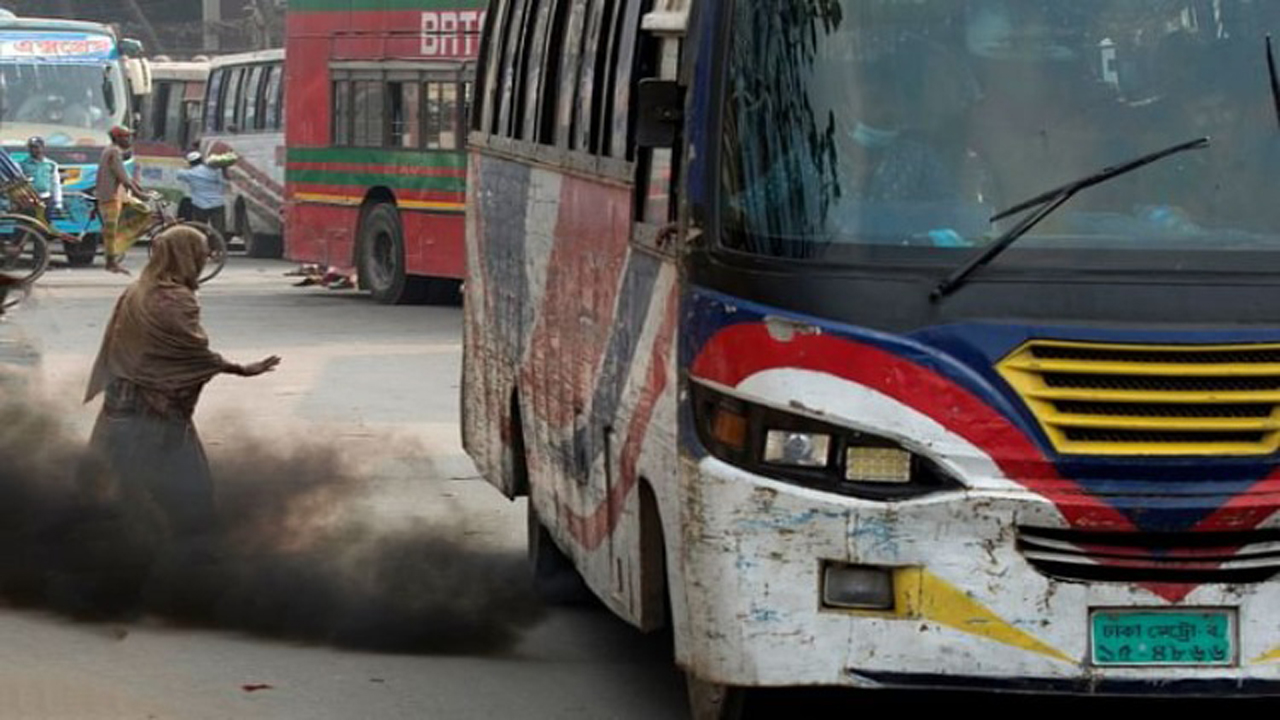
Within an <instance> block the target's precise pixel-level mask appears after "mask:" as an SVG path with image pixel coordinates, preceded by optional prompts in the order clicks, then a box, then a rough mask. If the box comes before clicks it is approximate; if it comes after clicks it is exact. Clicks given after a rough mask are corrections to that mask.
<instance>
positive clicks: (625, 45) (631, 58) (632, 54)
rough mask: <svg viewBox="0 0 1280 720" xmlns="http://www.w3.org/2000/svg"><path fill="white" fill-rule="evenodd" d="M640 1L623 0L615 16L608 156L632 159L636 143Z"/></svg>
mask: <svg viewBox="0 0 1280 720" xmlns="http://www.w3.org/2000/svg"><path fill="white" fill-rule="evenodd" d="M641 4H642V0H626V8H625V9H624V10H623V11H622V13H621V16H620V17H619V18H618V28H617V33H618V37H617V42H616V45H617V48H618V52H617V54H616V57H615V64H614V67H613V91H612V92H610V93H609V98H610V101H611V107H610V108H609V109H610V114H611V116H612V117H611V119H610V118H608V117H607V118H606V122H612V123H613V128H612V130H611V131H610V140H611V142H612V143H613V146H612V148H611V149H610V153H609V154H610V155H611V156H613V157H616V158H625V159H626V160H635V154H636V153H635V145H634V144H633V143H632V142H631V125H632V120H631V118H632V113H631V83H632V82H633V79H634V78H635V77H637V75H636V68H635V59H636V39H637V36H638V33H639V31H640V15H641V12H640V10H641V8H640V6H641Z"/></svg>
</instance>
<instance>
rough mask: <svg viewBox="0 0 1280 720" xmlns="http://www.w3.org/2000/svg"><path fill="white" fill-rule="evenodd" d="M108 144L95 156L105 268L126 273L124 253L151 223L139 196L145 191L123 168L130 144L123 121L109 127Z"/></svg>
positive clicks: (131, 145) (131, 139)
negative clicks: (121, 123)
mask: <svg viewBox="0 0 1280 720" xmlns="http://www.w3.org/2000/svg"><path fill="white" fill-rule="evenodd" d="M110 134H111V144H110V145H107V147H106V149H105V150H103V151H102V157H101V158H100V159H99V160H98V184H97V189H96V197H97V199H98V211H99V213H100V214H101V215H102V241H103V244H104V245H105V248H106V249H105V252H106V255H107V270H108V271H109V272H114V273H123V274H125V275H127V274H129V271H128V270H125V269H124V267H123V266H122V265H121V262H122V261H123V260H124V254H125V252H127V251H128V250H129V247H130V246H132V245H133V243H134V241H135V240H137V239H138V236H139V235H141V234H142V232H143V231H144V230H145V229H146V228H147V227H148V226H149V225H150V224H151V212H150V209H149V208H148V207H147V205H146V203H144V202H142V200H141V198H142V197H143V196H144V195H146V191H144V190H143V189H142V186H141V185H139V184H138V182H137V181H136V180H134V179H133V178H132V177H130V175H129V172H128V171H127V170H126V169H125V166H124V160H125V153H126V152H128V151H129V150H130V148H132V147H133V131H132V130H130V129H129V128H126V127H124V126H123V125H116V126H115V127H113V128H111V132H110Z"/></svg>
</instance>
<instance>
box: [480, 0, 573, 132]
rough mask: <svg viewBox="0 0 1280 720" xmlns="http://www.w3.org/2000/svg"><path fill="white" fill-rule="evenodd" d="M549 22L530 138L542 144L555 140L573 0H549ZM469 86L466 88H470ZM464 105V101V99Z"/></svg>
mask: <svg viewBox="0 0 1280 720" xmlns="http://www.w3.org/2000/svg"><path fill="white" fill-rule="evenodd" d="M551 1H552V2H553V3H554V4H555V7H554V9H553V10H552V15H551V24H550V27H549V28H548V30H547V36H546V40H545V43H544V47H545V48H546V49H545V51H544V54H543V55H542V61H541V63H542V69H541V78H540V79H539V81H538V104H537V110H536V111H535V112H536V115H537V127H536V134H535V136H534V137H533V138H532V139H533V140H534V141H535V142H537V143H540V144H542V145H554V144H555V143H556V113H557V111H558V110H559V106H560V103H559V97H560V73H561V71H562V70H563V59H562V54H563V51H564V45H565V43H564V33H565V28H566V26H567V24H568V20H569V6H570V5H572V4H573V0H551ZM469 89H470V88H468V90H469ZM464 106H465V103H464Z"/></svg>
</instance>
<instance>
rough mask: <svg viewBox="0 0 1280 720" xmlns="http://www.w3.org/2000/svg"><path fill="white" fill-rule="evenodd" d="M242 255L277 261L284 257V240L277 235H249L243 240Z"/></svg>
mask: <svg viewBox="0 0 1280 720" xmlns="http://www.w3.org/2000/svg"><path fill="white" fill-rule="evenodd" d="M244 254H245V255H248V256H249V257H251V258H261V259H264V260H279V259H280V258H281V257H283V256H284V238H283V237H281V236H279V235H264V234H262V233H249V235H248V236H247V237H245V239H244Z"/></svg>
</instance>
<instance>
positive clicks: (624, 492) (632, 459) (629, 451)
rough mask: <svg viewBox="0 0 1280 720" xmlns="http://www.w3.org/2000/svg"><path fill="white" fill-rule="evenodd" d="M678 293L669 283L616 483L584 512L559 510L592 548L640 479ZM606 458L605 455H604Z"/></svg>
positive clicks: (613, 523)
mask: <svg viewBox="0 0 1280 720" xmlns="http://www.w3.org/2000/svg"><path fill="white" fill-rule="evenodd" d="M679 300H680V293H679V291H678V288H677V287H672V289H671V292H670V293H669V294H668V295H667V301H666V308H665V309H664V311H663V318H662V326H661V327H659V328H658V336H657V337H656V338H655V339H654V342H653V350H652V352H651V353H650V357H649V373H648V377H647V378H646V382H645V385H644V389H643V390H642V391H641V394H640V401H639V402H638V403H637V404H636V409H635V413H634V414H632V416H631V422H630V424H628V426H627V436H626V438H625V440H624V441H623V445H622V452H621V454H620V456H619V458H618V464H619V466H620V468H619V473H620V476H619V478H618V484H617V485H614V486H613V487H612V488H610V489H609V494H608V495H607V496H606V497H605V499H604V501H602V502H601V503H600V504H599V505H597V506H596V509H595V510H594V511H592V512H591V513H589V514H587V515H579V514H577V513H575V512H574V511H573V509H572V508H570V507H569V506H568V505H567V504H562V505H561V506H560V514H561V516H562V517H563V518H564V520H565V526H566V527H567V528H568V530H569V533H570V534H571V535H573V537H574V539H575V540H577V541H578V543H579V544H580V545H582V546H583V547H585V548H587V549H588V550H594V549H596V548H598V547H600V545H601V544H602V543H603V542H604V541H605V539H606V538H608V537H609V536H610V535H612V534H613V531H614V530H615V529H617V526H618V520H619V519H620V518H621V517H622V511H623V508H624V507H625V505H626V502H627V497H628V496H629V495H630V494H631V490H632V489H633V488H634V487H635V486H636V482H637V481H638V480H639V479H640V469H639V465H640V453H641V451H642V450H643V449H644V441H645V440H646V439H647V438H648V434H649V423H650V422H651V421H652V420H653V411H654V410H655V409H656V408H657V405H658V398H660V397H662V393H663V391H664V390H666V389H667V383H669V382H670V381H671V378H670V377H669V376H668V373H667V364H668V362H670V356H671V347H672V345H673V342H672V340H673V338H674V337H675V328H676V319H677V318H678V317H679V312H678V311H679V308H680V302H679ZM605 462H608V459H607V458H606V459H605Z"/></svg>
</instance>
